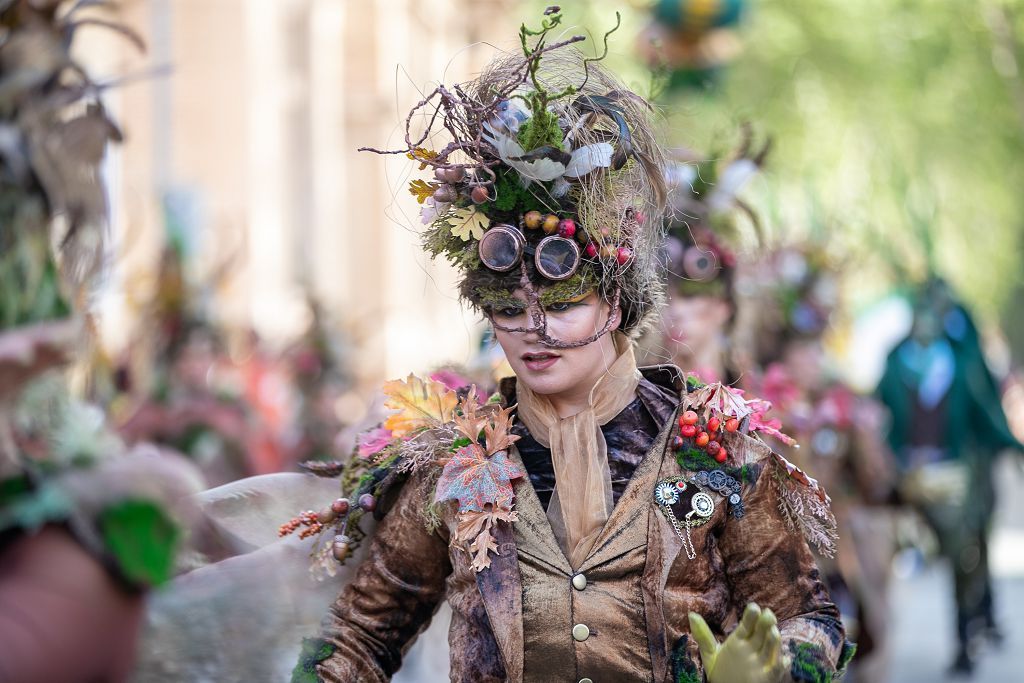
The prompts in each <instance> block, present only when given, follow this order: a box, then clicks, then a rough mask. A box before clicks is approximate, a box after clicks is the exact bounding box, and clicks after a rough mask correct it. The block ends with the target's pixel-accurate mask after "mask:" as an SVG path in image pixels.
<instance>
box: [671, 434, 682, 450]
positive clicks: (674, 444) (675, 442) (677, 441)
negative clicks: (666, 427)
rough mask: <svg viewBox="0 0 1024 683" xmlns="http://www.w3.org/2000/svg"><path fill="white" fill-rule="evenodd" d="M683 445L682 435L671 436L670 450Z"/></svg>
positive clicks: (677, 448)
mask: <svg viewBox="0 0 1024 683" xmlns="http://www.w3.org/2000/svg"><path fill="white" fill-rule="evenodd" d="M682 447H683V437H681V436H673V437H672V450H675V451H678V450H679V449H680V448H682Z"/></svg>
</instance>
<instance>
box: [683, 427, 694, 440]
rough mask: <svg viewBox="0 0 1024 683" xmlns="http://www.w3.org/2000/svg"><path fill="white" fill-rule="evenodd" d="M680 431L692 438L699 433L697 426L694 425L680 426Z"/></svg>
mask: <svg viewBox="0 0 1024 683" xmlns="http://www.w3.org/2000/svg"><path fill="white" fill-rule="evenodd" d="M679 433H680V434H682V435H683V436H685V437H686V438H687V439H692V438H693V437H695V436H696V435H697V427H696V426H694V425H683V426H682V427H680V428H679Z"/></svg>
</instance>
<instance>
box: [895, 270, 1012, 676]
mask: <svg viewBox="0 0 1024 683" xmlns="http://www.w3.org/2000/svg"><path fill="white" fill-rule="evenodd" d="M878 395H879V397H880V398H881V400H882V401H883V402H884V403H885V404H886V405H887V406H888V407H889V410H890V411H891V412H892V427H891V429H890V432H889V443H890V444H891V446H892V450H893V452H894V453H895V455H896V458H897V463H898V466H899V469H900V495H901V497H902V498H903V499H904V500H905V501H906V502H907V503H909V504H910V505H912V506H913V507H914V508H916V509H917V510H918V511H919V512H920V513H921V515H922V516H923V517H924V519H925V520H926V521H927V522H928V524H929V525H930V526H931V527H932V529H933V530H934V531H935V534H936V536H937V537H938V541H939V549H940V551H941V553H942V554H943V556H944V557H946V558H947V559H948V560H949V562H950V564H951V566H952V570H953V585H954V591H955V597H956V624H957V639H958V643H959V651H958V652H957V654H956V659H955V660H954V663H953V669H954V670H955V671H959V672H969V671H971V670H972V668H973V661H972V647H971V640H972V638H973V636H975V635H978V634H987V635H989V636H993V637H995V638H996V639H997V640H998V639H1001V635H1000V634H999V632H998V629H997V628H996V621H995V613H994V601H993V595H992V577H991V574H990V572H989V566H988V533H989V528H990V525H991V521H992V513H993V511H994V510H995V487H994V483H993V480H992V467H993V464H994V462H995V459H996V457H997V456H998V455H999V453H1000V452H1001V451H1003V450H1006V449H1015V450H1017V451H1018V452H1019V451H1022V450H1024V446H1022V445H1021V444H1020V443H1019V442H1018V441H1017V439H1015V438H1014V437H1013V435H1012V434H1011V433H1010V429H1009V426H1008V424H1007V421H1006V415H1005V413H1004V412H1003V408H1002V404H1001V400H1000V392H999V390H998V388H997V385H996V382H995V379H994V378H993V376H992V373H991V371H990V370H989V368H988V366H987V364H986V362H985V358H984V355H983V353H982V350H981V345H980V342H979V338H978V332H977V329H976V328H975V326H974V322H973V321H972V320H971V317H970V315H969V314H968V312H967V310H966V309H965V308H964V307H963V306H961V305H960V304H958V303H957V302H956V301H955V300H954V298H953V296H952V293H951V292H950V290H949V287H948V286H947V285H946V283H945V282H943V281H942V280H940V279H938V278H933V279H931V280H929V281H928V282H927V283H926V284H925V285H924V286H923V287H922V288H921V290H920V292H919V294H918V297H917V299H916V301H914V321H913V327H912V329H911V331H910V334H909V335H908V336H907V338H906V339H904V340H903V341H902V342H900V343H899V344H898V345H897V346H896V348H895V349H893V350H892V352H891V353H890V354H889V357H888V359H887V362H886V367H885V374H884V375H883V377H882V380H881V382H880V383H879V385H878Z"/></svg>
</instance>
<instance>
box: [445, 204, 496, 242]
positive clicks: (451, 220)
mask: <svg viewBox="0 0 1024 683" xmlns="http://www.w3.org/2000/svg"><path fill="white" fill-rule="evenodd" d="M490 220H491V219H489V218H488V217H487V214H485V213H484V212H483V211H480V210H479V209H477V208H476V207H475V206H467V207H460V208H457V209H455V210H453V211H452V213H451V216H449V217H448V225H450V226H451V231H452V234H453V235H455V236H456V237H458V238H459V239H461V240H462V241H463V242H468V241H469V240H470V239H475V240H479V239H480V238H481V237H483V236H484V230H485V229H486V228H487V226H488V225H490Z"/></svg>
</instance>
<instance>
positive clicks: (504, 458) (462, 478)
mask: <svg viewBox="0 0 1024 683" xmlns="http://www.w3.org/2000/svg"><path fill="white" fill-rule="evenodd" d="M524 476H526V472H524V471H523V469H522V468H521V467H519V466H518V465H516V464H515V463H514V462H512V461H511V460H509V458H508V454H507V453H506V452H505V451H498V452H497V453H495V454H494V455H491V456H490V457H488V456H487V454H486V453H484V449H483V448H481V447H480V445H479V444H477V443H472V444H470V445H468V446H464V447H462V448H460V449H459V450H457V451H456V452H455V453H454V454H453V455H452V457H451V459H450V460H449V461H448V462H447V463H445V466H444V469H443V470H442V471H441V477H440V478H439V479H438V480H437V489H436V491H435V493H434V502H437V503H442V502H445V501H448V500H456V501H458V502H459V512H466V511H469V510H484V509H486V507H487V506H488V505H490V506H492V507H494V508H500V509H506V510H508V509H511V507H512V499H513V495H514V494H513V491H512V480H513V479H518V478H520V477H524Z"/></svg>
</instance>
